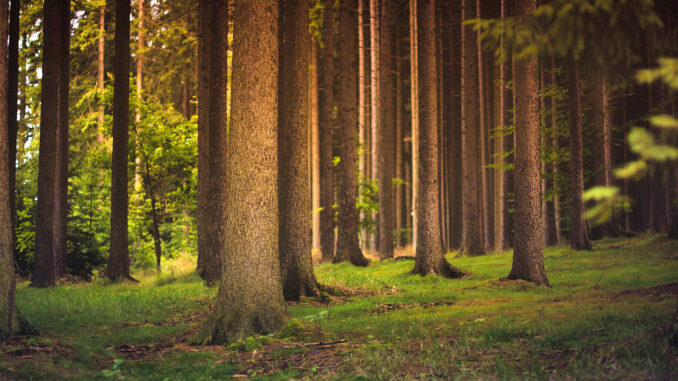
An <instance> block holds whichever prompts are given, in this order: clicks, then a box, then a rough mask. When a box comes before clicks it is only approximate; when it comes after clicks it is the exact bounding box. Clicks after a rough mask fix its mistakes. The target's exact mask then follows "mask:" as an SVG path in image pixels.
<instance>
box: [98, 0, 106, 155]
mask: <svg viewBox="0 0 678 381" xmlns="http://www.w3.org/2000/svg"><path fill="white" fill-rule="evenodd" d="M105 42H106V6H105V5H103V6H101V8H99V38H98V40H97V90H98V91H99V115H98V118H97V121H98V130H97V143H99V144H104V142H105V138H104V101H103V98H104V75H105V70H106V69H105V66H104V51H105Z"/></svg>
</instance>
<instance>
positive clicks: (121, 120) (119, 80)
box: [106, 0, 130, 280]
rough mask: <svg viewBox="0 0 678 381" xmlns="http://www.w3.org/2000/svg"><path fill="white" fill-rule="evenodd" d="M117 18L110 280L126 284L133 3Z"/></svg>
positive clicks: (126, 1) (119, 6)
mask: <svg viewBox="0 0 678 381" xmlns="http://www.w3.org/2000/svg"><path fill="white" fill-rule="evenodd" d="M115 14H116V17H115V61H114V68H113V72H114V78H115V82H114V89H113V161H112V164H111V246H110V253H109V255H108V263H107V267H106V277H108V278H109V279H112V280H122V279H126V278H129V277H130V274H129V248H128V231H127V205H128V201H129V196H128V194H127V178H128V168H127V166H128V165H127V155H128V141H129V39H130V33H129V28H130V25H129V24H130V23H129V14H130V0H116V2H115Z"/></svg>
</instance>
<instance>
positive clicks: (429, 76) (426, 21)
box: [413, 0, 466, 278]
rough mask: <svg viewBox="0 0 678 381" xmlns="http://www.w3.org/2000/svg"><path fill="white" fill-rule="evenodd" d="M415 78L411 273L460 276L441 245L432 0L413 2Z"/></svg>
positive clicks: (437, 115) (434, 35) (436, 77)
mask: <svg viewBox="0 0 678 381" xmlns="http://www.w3.org/2000/svg"><path fill="white" fill-rule="evenodd" d="M417 26H418V30H417V46H418V62H417V67H418V79H419V107H418V109H419V154H420V156H419V171H418V172H419V189H418V192H419V195H418V200H419V203H418V205H417V215H418V218H417V224H418V226H417V235H418V237H417V249H416V255H415V260H414V270H413V272H414V273H415V274H420V275H428V274H438V275H442V276H445V277H448V278H460V277H463V276H465V275H466V272H464V271H461V270H459V269H456V268H454V267H452V266H451V265H450V263H449V262H447V260H446V259H445V255H444V253H443V250H442V245H441V242H440V240H441V234H442V231H441V227H440V218H439V217H440V209H439V208H440V193H439V192H440V189H439V181H440V180H439V174H438V150H439V139H438V118H439V113H438V94H437V91H438V90H437V83H438V76H437V73H436V71H437V68H436V33H435V1H434V0H418V1H417Z"/></svg>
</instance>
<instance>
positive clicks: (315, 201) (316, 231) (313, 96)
mask: <svg viewBox="0 0 678 381" xmlns="http://www.w3.org/2000/svg"><path fill="white" fill-rule="evenodd" d="M319 51H320V47H319V46H318V42H317V41H315V40H314V41H312V42H311V70H310V76H311V78H310V80H309V87H310V100H309V101H310V110H309V113H310V119H311V120H310V125H311V180H312V184H311V198H312V206H311V210H312V211H313V220H312V221H313V233H312V234H313V241H312V242H313V244H312V247H313V251H314V252H316V251H317V252H320V231H321V226H320V212H319V209H320V124H319V120H318V116H319V112H318V111H319V110H318V101H319V99H318V78H319V77H318V54H319Z"/></svg>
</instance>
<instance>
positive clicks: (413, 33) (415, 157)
mask: <svg viewBox="0 0 678 381" xmlns="http://www.w3.org/2000/svg"><path fill="white" fill-rule="evenodd" d="M418 71H419V70H418V69H417V0H410V86H411V87H412V93H411V97H412V99H411V110H412V111H411V112H412V126H411V127H412V193H411V194H412V200H411V202H410V206H411V207H412V248H413V250H414V251H415V252H416V250H417V226H418V224H417V203H418V201H417V197H418V196H417V195H418V193H419V192H418V188H419V174H418V171H419V95H418V92H419V86H418V80H417V73H418Z"/></svg>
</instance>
